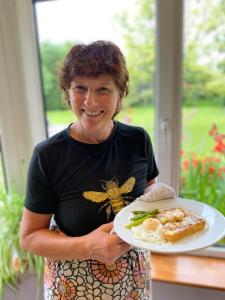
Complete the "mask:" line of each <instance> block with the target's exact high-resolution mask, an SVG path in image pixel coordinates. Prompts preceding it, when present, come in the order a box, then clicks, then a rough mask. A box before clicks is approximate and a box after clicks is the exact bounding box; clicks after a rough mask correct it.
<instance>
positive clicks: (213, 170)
mask: <svg viewBox="0 0 225 300" xmlns="http://www.w3.org/2000/svg"><path fill="white" fill-rule="evenodd" d="M208 171H209V173H210V174H213V173H215V167H213V166H209V167H208Z"/></svg>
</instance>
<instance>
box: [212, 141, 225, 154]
mask: <svg viewBox="0 0 225 300" xmlns="http://www.w3.org/2000/svg"><path fill="white" fill-rule="evenodd" d="M213 150H214V151H215V152H219V153H224V152H225V143H224V142H223V141H219V142H217V144H216V146H215V147H214V149H213Z"/></svg>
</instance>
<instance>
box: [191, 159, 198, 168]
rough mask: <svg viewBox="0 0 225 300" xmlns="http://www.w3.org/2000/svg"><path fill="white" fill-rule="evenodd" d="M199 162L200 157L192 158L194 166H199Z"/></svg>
mask: <svg viewBox="0 0 225 300" xmlns="http://www.w3.org/2000/svg"><path fill="white" fill-rule="evenodd" d="M198 164H199V160H198V159H192V166H193V167H197V166H198Z"/></svg>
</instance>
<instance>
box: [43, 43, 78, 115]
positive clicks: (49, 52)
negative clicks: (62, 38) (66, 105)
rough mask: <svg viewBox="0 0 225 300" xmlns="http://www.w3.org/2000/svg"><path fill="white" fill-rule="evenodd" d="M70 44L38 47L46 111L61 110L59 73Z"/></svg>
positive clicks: (50, 44) (49, 44)
mask: <svg viewBox="0 0 225 300" xmlns="http://www.w3.org/2000/svg"><path fill="white" fill-rule="evenodd" d="M71 47H72V43H69V42H66V43H64V44H53V43H50V42H42V43H41V45H40V54H41V68H42V76H43V84H44V96H45V104H46V109H47V110H54V109H63V105H62V101H61V99H62V96H61V91H60V88H59V73H60V70H61V67H62V65H63V60H64V57H65V56H66V54H67V52H68V51H69V49H70V48H71Z"/></svg>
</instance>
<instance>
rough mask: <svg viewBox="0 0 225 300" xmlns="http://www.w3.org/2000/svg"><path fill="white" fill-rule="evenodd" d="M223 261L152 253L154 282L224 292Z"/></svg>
mask: <svg viewBox="0 0 225 300" xmlns="http://www.w3.org/2000/svg"><path fill="white" fill-rule="evenodd" d="M224 274H225V260H224V259H221V258H213V257H204V256H193V255H185V254H179V255H164V254H156V253H152V278H153V280H155V281H160V282H167V283H175V284H181V285H189V286H192V287H203V288H210V289H216V290H223V291H224V290H225V276H224Z"/></svg>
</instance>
